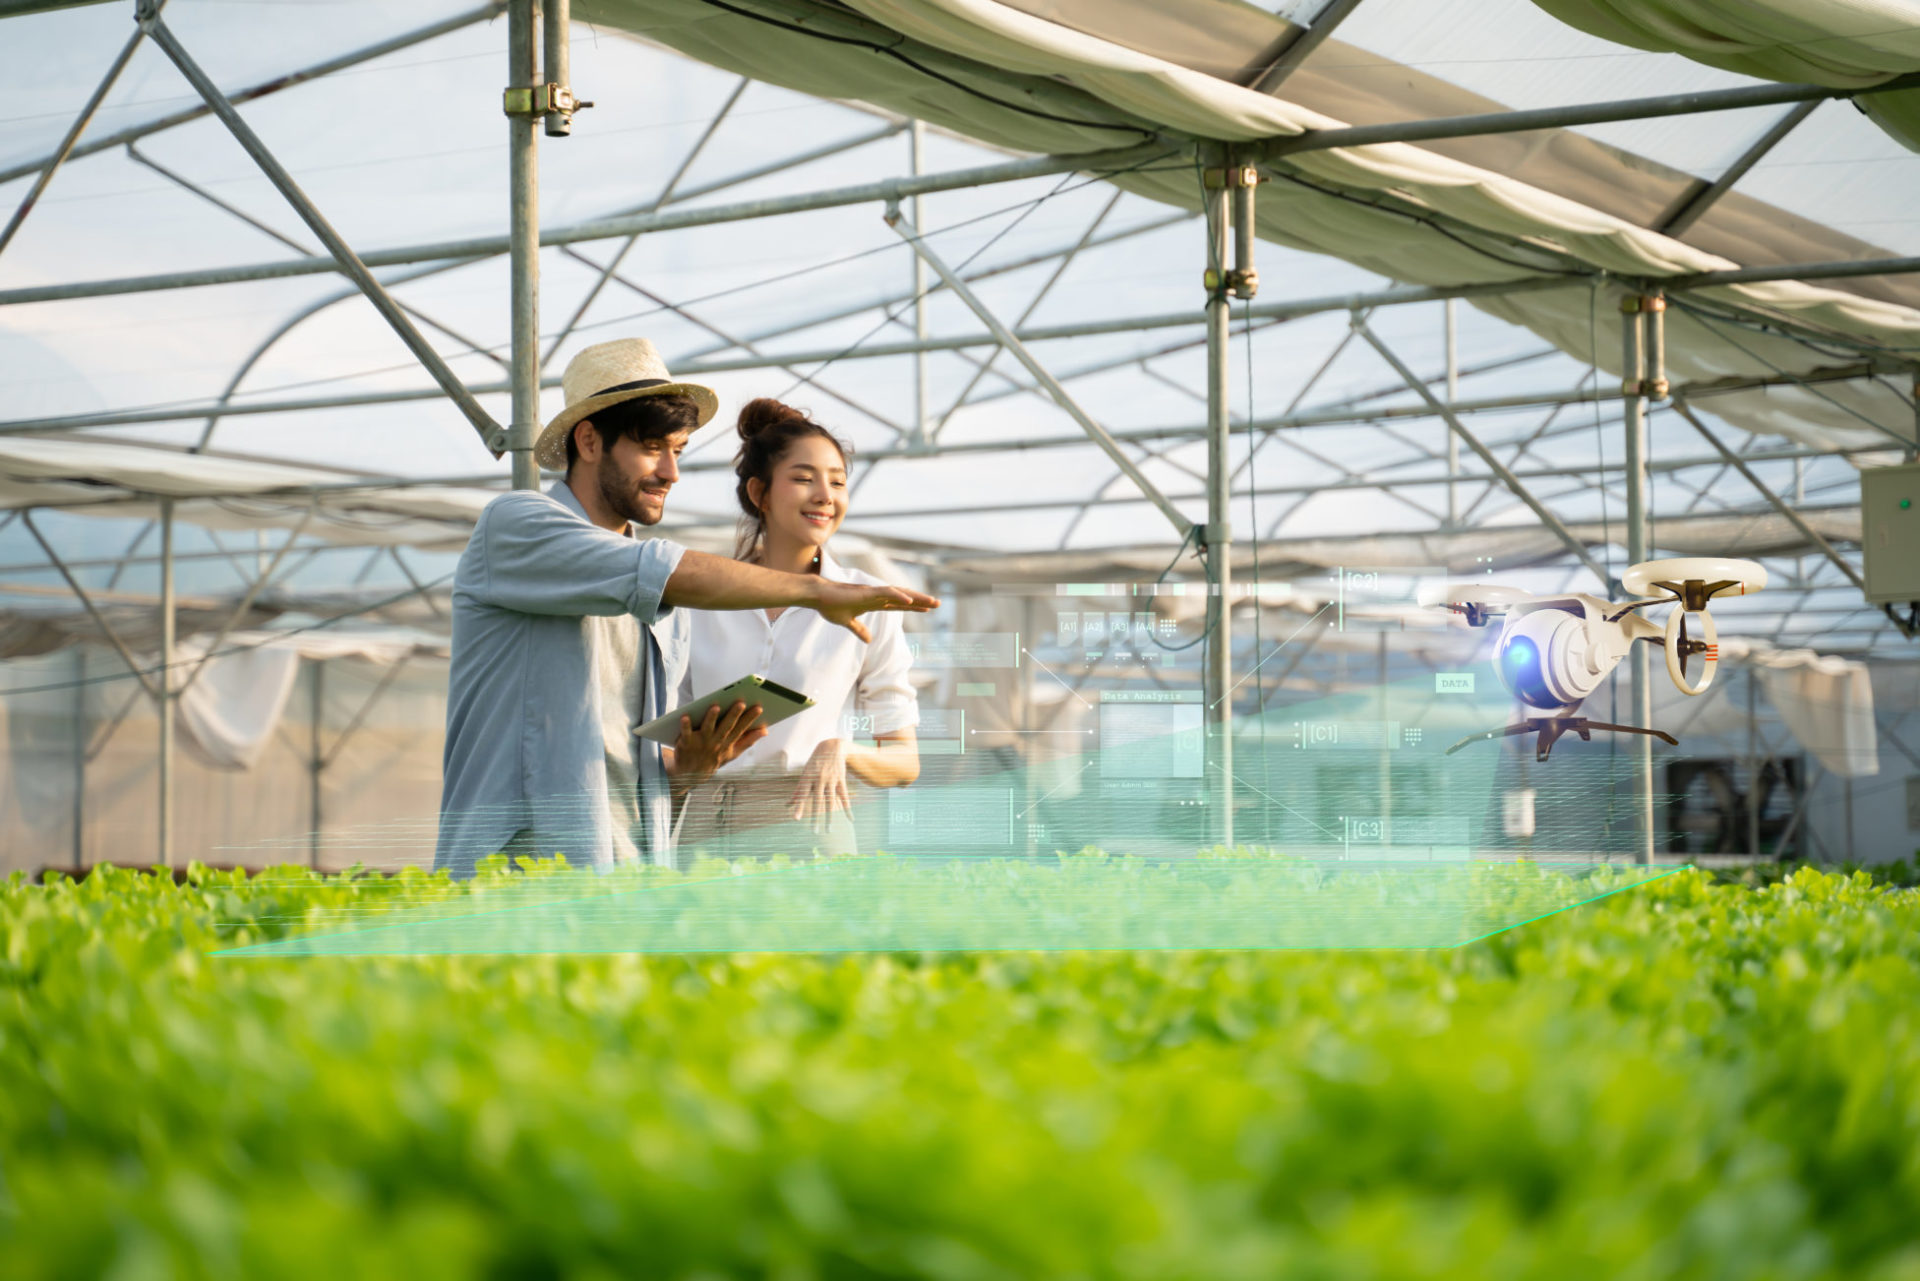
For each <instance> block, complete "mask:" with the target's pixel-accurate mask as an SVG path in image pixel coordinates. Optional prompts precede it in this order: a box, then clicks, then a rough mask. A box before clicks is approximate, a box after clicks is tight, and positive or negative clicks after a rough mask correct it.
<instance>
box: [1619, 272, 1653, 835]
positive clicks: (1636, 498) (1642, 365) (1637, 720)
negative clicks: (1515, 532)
mask: <svg viewBox="0 0 1920 1281" xmlns="http://www.w3.org/2000/svg"><path fill="white" fill-rule="evenodd" d="M1644 301H1645V300H1644V299H1642V298H1640V297H1638V296H1637V295H1628V296H1627V297H1626V298H1623V299H1621V300H1620V311H1621V322H1622V323H1621V343H1622V347H1621V372H1622V376H1623V380H1624V382H1623V390H1624V391H1625V392H1626V400H1625V401H1623V402H1622V404H1623V406H1624V408H1625V410H1626V414H1625V427H1626V434H1627V449H1626V472H1625V474H1624V475H1623V476H1622V478H1621V483H1622V484H1623V486H1624V487H1625V489H1626V491H1627V563H1628V564H1629V565H1637V564H1639V563H1640V562H1641V561H1644V560H1646V559H1647V542H1648V539H1647V397H1646V390H1647V387H1646V383H1647V350H1646V330H1645V326H1644V325H1643V324H1642V323H1641V320H1642V316H1643V315H1644V312H1643V310H1642V303H1643V302H1644ZM1651 663H1652V651H1651V648H1650V646H1648V645H1635V646H1634V647H1633V657H1632V668H1631V671H1632V681H1633V723H1634V724H1635V725H1639V726H1642V727H1645V726H1648V725H1651V724H1652V723H1653V672H1652V667H1651ZM1627 738H1628V742H1627V751H1628V752H1629V753H1630V754H1631V755H1630V759H1631V760H1632V762H1633V768H1634V769H1635V770H1636V771H1637V772H1638V777H1637V778H1636V779H1635V780H1634V788H1635V793H1636V802H1635V809H1636V810H1637V811H1638V812H1639V816H1640V844H1639V849H1638V851H1637V857H1638V860H1639V861H1640V862H1641V863H1651V862H1653V738H1652V736H1651V735H1647V734H1630V735H1628V736H1627Z"/></svg>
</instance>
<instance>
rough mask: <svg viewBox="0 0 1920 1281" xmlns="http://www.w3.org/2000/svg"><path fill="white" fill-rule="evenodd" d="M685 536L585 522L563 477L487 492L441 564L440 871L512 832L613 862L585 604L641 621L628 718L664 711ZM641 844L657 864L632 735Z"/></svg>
mask: <svg viewBox="0 0 1920 1281" xmlns="http://www.w3.org/2000/svg"><path fill="white" fill-rule="evenodd" d="M685 550H686V549H685V548H683V547H681V546H680V545H679V544H677V543H671V542H668V541H666V540H665V539H659V538H644V537H627V536H623V535H621V534H617V533H614V532H613V531H612V530H607V529H602V528H600V527H599V526H598V525H595V524H594V523H593V522H592V521H590V520H588V519H587V515H586V512H585V510H584V509H583V508H582V507H581V506H580V501H579V500H578V499H577V498H575V497H574V496H573V491H572V490H571V489H569V488H567V486H566V483H565V482H560V483H557V484H555V485H554V486H553V488H551V489H550V490H548V491H547V492H546V493H544V494H541V493H537V492H534V491H532V490H519V491H515V492H513V493H508V494H502V495H501V496H500V497H498V498H496V499H494V500H493V501H492V502H490V503H488V504H487V505H486V508H485V509H484V510H482V511H481V513H480V519H479V520H478V521H477V522H475V524H474V527H473V537H472V538H470V539H469V540H468V541H467V549H466V551H464V552H462V553H461V555H460V563H459V565H458V566H457V567H456V568H455V570H454V575H453V661H452V666H451V669H450V670H449V672H448V675H447V745H446V753H445V756H444V759H443V765H444V782H443V784H442V787H441V794H440V840H439V845H438V848H437V849H436V850H435V851H434V857H433V865H434V868H435V869H436V870H438V869H442V868H444V869H447V870H450V871H452V872H453V874H454V875H455V876H461V877H465V876H471V875H473V871H474V865H475V863H477V862H478V861H479V860H480V859H483V858H485V857H487V856H488V855H489V854H494V853H497V852H498V851H500V850H501V849H502V848H503V847H505V846H506V845H507V844H508V842H510V841H512V840H513V838H514V837H515V836H516V835H518V834H519V833H521V832H523V831H524V832H530V833H531V834H532V836H533V841H534V849H535V850H536V851H537V852H538V853H539V854H540V855H541V856H542V857H547V856H551V855H552V854H553V853H554V852H556V851H560V852H564V853H565V854H566V856H567V859H568V861H569V862H571V863H573V864H574V865H576V866H579V865H581V864H583V863H585V864H591V865H593V866H595V867H599V868H605V867H608V866H610V865H611V864H612V862H613V851H614V842H613V817H612V814H611V813H610V810H609V807H608V803H607V767H606V750H605V744H604V741H603V739H602V736H601V716H600V698H601V691H600V687H599V683H598V682H597V681H596V680H595V679H594V671H595V668H594V653H593V648H592V647H593V645H594V644H595V641H594V637H593V635H592V629H591V628H590V627H589V626H588V624H587V619H588V617H590V616H596V615H598V616H613V615H619V614H631V615H633V616H634V617H635V618H637V619H639V620H640V638H641V662H643V663H645V664H646V666H647V673H646V680H645V682H644V689H643V690H642V692H641V707H640V723H642V724H644V723H646V722H647V721H649V720H652V719H653V718H654V717H656V716H659V715H660V714H661V713H663V712H664V711H665V710H666V708H665V706H663V704H662V700H663V699H667V698H671V697H672V696H673V691H674V690H675V689H676V687H677V686H678V685H679V681H680V673H681V672H682V671H683V670H684V668H685V665H686V656H687V631H688V629H687V627H686V625H685V624H686V614H685V611H678V612H676V611H674V610H673V609H671V608H670V607H668V606H665V605H662V604H661V602H660V597H661V594H662V593H663V592H665V591H666V587H667V579H668V578H669V577H670V576H671V575H672V573H673V571H674V569H675V567H677V566H678V565H679V563H680V557H681V556H682V555H683V554H684V552H685ZM635 747H636V751H635V764H636V766H637V771H638V775H639V783H640V793H641V794H640V806H639V808H640V816H641V828H642V831H640V832H638V833H635V844H636V845H638V847H639V849H640V851H641V854H642V857H647V858H651V859H652V860H653V861H655V862H662V863H664V862H666V861H668V859H669V857H670V854H671V851H670V845H669V843H670V838H671V824H672V809H671V804H672V803H671V799H670V797H669V793H668V788H667V782H666V773H665V770H664V768H663V766H662V761H661V758H660V748H659V746H658V745H657V744H655V743H653V742H650V741H648V740H646V739H638V740H636V743H635Z"/></svg>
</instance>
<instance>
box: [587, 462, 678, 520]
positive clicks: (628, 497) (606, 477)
mask: <svg viewBox="0 0 1920 1281" xmlns="http://www.w3.org/2000/svg"><path fill="white" fill-rule="evenodd" d="M640 486H641V482H639V481H629V480H627V479H626V478H625V477H623V476H621V475H619V474H618V473H617V472H615V471H614V470H613V469H612V468H611V467H608V466H606V465H604V464H602V466H601V468H600V501H602V502H604V503H605V504H606V505H607V509H608V510H609V511H611V512H612V513H613V514H614V515H616V516H618V517H619V518H620V519H621V520H624V521H626V522H628V523H629V524H633V525H657V524H659V523H660V518H661V517H662V516H664V515H666V495H665V493H664V491H663V492H662V494H661V498H660V510H659V511H653V512H649V511H647V510H646V509H645V508H644V507H643V506H641V495H640Z"/></svg>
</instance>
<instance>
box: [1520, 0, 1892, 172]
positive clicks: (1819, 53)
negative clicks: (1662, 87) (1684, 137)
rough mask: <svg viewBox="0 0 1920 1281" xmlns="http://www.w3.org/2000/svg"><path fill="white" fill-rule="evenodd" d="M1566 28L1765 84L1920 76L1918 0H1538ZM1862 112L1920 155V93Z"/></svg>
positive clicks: (1869, 100) (1864, 101) (1883, 98)
mask: <svg viewBox="0 0 1920 1281" xmlns="http://www.w3.org/2000/svg"><path fill="white" fill-rule="evenodd" d="M1534 3H1535V4H1537V5H1539V6H1540V7H1541V8H1542V9H1545V10H1546V11H1547V12H1548V13H1551V14H1552V15H1554V16H1555V17H1556V18H1559V19H1560V20H1561V21H1562V22H1565V23H1567V24H1568V25H1570V26H1574V27H1578V28H1579V29H1580V30H1582V31H1585V32H1587V33H1589V34H1591V35H1596V36H1599V37H1600V38H1601V39H1603V40H1611V41H1613V42H1614V43H1615V44H1624V45H1632V46H1633V47H1634V48H1636V49H1657V50H1660V51H1661V52H1665V53H1679V54H1684V55H1686V56H1687V57H1689V58H1692V59H1693V60H1694V61H1696V62H1703V63H1705V64H1707V65H1708V66H1710V67H1720V68H1722V69H1724V70H1727V71H1737V72H1739V73H1740V74H1741V75H1747V76H1759V77H1761V78H1763V79H1766V80H1783V81H1805V82H1808V83H1811V84H1822V85H1831V86H1833V87H1834V88H1836V89H1862V88H1866V87H1868V86H1871V85H1876V84H1879V83H1881V82H1882V81H1884V80H1886V79H1888V78H1889V77H1891V76H1896V75H1902V74H1905V73H1907V72H1910V71H1920V3H1914V0H1534ZM1859 102H1860V105H1861V106H1862V107H1863V108H1864V109H1865V110H1866V113H1867V114H1868V115H1869V116H1871V117H1873V119H1874V121H1875V122H1876V123H1877V124H1879V125H1880V127H1881V128H1883V129H1885V130H1886V131H1887V133H1888V134H1890V135H1891V136H1893V137H1894V138H1897V139H1899V140H1900V142H1902V143H1903V144H1905V145H1906V146H1908V147H1911V148H1913V149H1914V150H1916V151H1920V91H1916V90H1911V89H1908V90H1903V91H1901V92H1898V93H1889V94H1877V95H1872V96H1869V97H1865V98H1861V99H1860V100H1859Z"/></svg>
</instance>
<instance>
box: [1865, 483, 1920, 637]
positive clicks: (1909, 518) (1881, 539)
mask: <svg viewBox="0 0 1920 1281" xmlns="http://www.w3.org/2000/svg"><path fill="white" fill-rule="evenodd" d="M1860 545H1861V549H1862V551H1863V552H1864V553H1865V555H1866V580H1867V600H1868V601H1869V602H1870V603H1872V604H1875V605H1883V604H1899V605H1904V604H1906V603H1908V602H1910V601H1920V463H1907V464H1905V465H1904V466H1900V467H1869V468H1866V469H1865V470H1863V471H1862V472H1861V473H1860Z"/></svg>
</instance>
